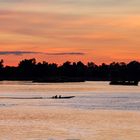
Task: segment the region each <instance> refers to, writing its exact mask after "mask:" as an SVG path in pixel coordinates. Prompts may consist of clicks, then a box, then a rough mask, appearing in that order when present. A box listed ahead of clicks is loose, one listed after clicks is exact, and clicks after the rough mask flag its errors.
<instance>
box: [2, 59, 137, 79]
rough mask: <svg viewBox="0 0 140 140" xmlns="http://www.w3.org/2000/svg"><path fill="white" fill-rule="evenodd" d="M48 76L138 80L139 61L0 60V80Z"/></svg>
mask: <svg viewBox="0 0 140 140" xmlns="http://www.w3.org/2000/svg"><path fill="white" fill-rule="evenodd" d="M50 78H54V79H55V78H64V79H67V78H73V79H76V78H81V79H84V80H89V81H93V80H102V81H109V80H138V81H139V80H140V63H139V62H137V61H132V62H130V63H128V64H126V63H124V62H121V63H118V62H113V63H111V64H109V65H107V64H105V63H103V64H101V65H96V64H95V63H93V62H89V63H87V64H86V65H85V64H84V63H82V62H73V63H71V62H68V61H67V62H65V63H63V64H62V65H60V66H59V65H57V64H56V63H48V62H46V61H43V62H37V61H36V59H34V58H33V59H28V60H27V59H25V60H22V61H20V62H19V64H18V66H17V67H15V66H4V61H3V60H1V61H0V80H40V79H42V80H46V79H50Z"/></svg>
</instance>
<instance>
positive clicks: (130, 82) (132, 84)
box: [109, 81, 139, 86]
mask: <svg viewBox="0 0 140 140" xmlns="http://www.w3.org/2000/svg"><path fill="white" fill-rule="evenodd" d="M109 84H110V85H124V86H138V84H139V81H111V82H110V83H109Z"/></svg>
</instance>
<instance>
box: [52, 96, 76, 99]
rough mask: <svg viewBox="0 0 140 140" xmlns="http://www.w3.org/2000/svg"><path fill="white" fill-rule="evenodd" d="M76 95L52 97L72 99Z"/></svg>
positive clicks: (54, 97)
mask: <svg viewBox="0 0 140 140" xmlns="http://www.w3.org/2000/svg"><path fill="white" fill-rule="evenodd" d="M74 97H75V96H58V97H56V96H53V97H51V99H70V98H74Z"/></svg>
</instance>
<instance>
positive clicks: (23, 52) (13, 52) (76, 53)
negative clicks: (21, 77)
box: [0, 51, 85, 55]
mask: <svg viewBox="0 0 140 140" xmlns="http://www.w3.org/2000/svg"><path fill="white" fill-rule="evenodd" d="M24 54H44V55H84V54H85V53H82V52H60V53H44V52H33V51H0V55H24Z"/></svg>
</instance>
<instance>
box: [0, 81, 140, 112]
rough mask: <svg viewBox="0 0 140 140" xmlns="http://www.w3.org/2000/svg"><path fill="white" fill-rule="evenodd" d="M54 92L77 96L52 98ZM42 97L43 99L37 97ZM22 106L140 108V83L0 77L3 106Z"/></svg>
mask: <svg viewBox="0 0 140 140" xmlns="http://www.w3.org/2000/svg"><path fill="white" fill-rule="evenodd" d="M55 95H61V96H75V98H72V99H61V100H58V99H49V98H50V97H52V96H55ZM39 97H42V99H35V98H39ZM14 98H18V99H14ZM30 98H32V99H30ZM20 106H22V107H24V106H26V107H36V106H37V107H53V108H62V107H65V108H72V109H73V108H75V109H85V110H137V111H139V110H140V86H112V85H109V82H84V83H51V84H50V83H43V84H42V83H32V82H27V81H1V82H0V107H2V108H6V107H20Z"/></svg>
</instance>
